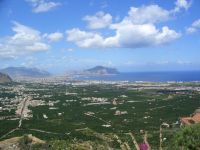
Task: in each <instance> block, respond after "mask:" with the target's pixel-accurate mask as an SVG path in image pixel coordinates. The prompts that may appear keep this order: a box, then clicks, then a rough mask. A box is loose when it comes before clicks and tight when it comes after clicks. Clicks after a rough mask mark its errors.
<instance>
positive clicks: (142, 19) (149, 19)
mask: <svg viewBox="0 0 200 150" xmlns="http://www.w3.org/2000/svg"><path fill="white" fill-rule="evenodd" d="M128 14H129V16H128V17H127V18H126V19H127V20H131V21H132V22H133V23H134V24H142V23H156V22H160V21H166V20H168V19H169V18H170V12H169V11H168V10H165V9H163V8H161V7H159V6H158V5H149V6H142V7H139V8H137V7H131V8H130V10H129V12H128Z"/></svg>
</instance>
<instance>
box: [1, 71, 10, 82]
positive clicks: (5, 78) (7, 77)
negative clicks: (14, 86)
mask: <svg viewBox="0 0 200 150" xmlns="http://www.w3.org/2000/svg"><path fill="white" fill-rule="evenodd" d="M11 82H12V79H11V78H10V77H9V76H8V75H6V74H3V73H0V83H11Z"/></svg>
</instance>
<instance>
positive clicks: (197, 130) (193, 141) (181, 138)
mask: <svg viewBox="0 0 200 150" xmlns="http://www.w3.org/2000/svg"><path fill="white" fill-rule="evenodd" d="M174 144H175V147H176V148H177V149H180V148H181V149H183V150H200V124H193V125H189V126H186V127H184V128H182V129H181V131H179V132H178V133H177V134H176V136H175V140H174Z"/></svg>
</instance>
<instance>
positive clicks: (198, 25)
mask: <svg viewBox="0 0 200 150" xmlns="http://www.w3.org/2000/svg"><path fill="white" fill-rule="evenodd" d="M199 29H200V19H198V20H195V21H194V22H193V23H192V25H191V26H190V27H188V28H187V29H186V32H187V33H194V32H197V31H198V30H199Z"/></svg>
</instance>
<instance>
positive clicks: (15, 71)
mask: <svg viewBox="0 0 200 150" xmlns="http://www.w3.org/2000/svg"><path fill="white" fill-rule="evenodd" d="M0 72H2V73H5V74H8V75H9V76H11V77H12V78H15V77H47V76H50V75H51V74H50V73H49V72H47V71H44V70H40V69H38V68H26V67H8V68H5V69H2V70H0Z"/></svg>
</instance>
